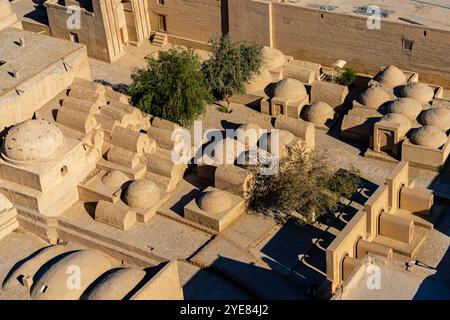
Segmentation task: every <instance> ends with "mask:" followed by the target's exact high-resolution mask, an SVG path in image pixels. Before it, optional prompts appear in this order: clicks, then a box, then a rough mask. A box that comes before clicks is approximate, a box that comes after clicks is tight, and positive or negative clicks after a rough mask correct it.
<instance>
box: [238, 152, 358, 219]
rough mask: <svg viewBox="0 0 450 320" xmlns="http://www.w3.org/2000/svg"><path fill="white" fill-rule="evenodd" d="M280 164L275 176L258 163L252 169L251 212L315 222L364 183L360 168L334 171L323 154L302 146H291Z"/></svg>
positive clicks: (249, 200)
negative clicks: (264, 173) (265, 171)
mask: <svg viewBox="0 0 450 320" xmlns="http://www.w3.org/2000/svg"><path fill="white" fill-rule="evenodd" d="M279 165H280V167H279V170H278V173H277V174H275V175H263V174H261V167H259V166H254V167H252V168H250V171H251V179H250V183H249V187H248V190H247V192H246V194H245V198H246V204H247V209H248V211H250V212H253V213H257V214H262V215H265V216H269V217H271V218H273V219H274V220H276V221H277V222H279V223H283V222H285V221H286V220H287V219H289V218H291V217H294V218H296V219H297V221H298V222H299V223H314V222H315V221H317V219H318V218H319V217H321V216H322V215H324V214H326V213H328V212H332V211H333V210H336V208H337V206H338V205H339V202H340V200H341V199H342V197H346V198H348V197H350V196H351V195H352V194H353V193H355V192H356V191H357V188H358V187H359V185H360V182H361V179H360V178H359V173H358V171H357V170H355V169H353V168H352V169H351V170H349V171H346V170H338V171H335V170H333V169H332V168H331V166H330V164H329V163H328V162H326V161H325V160H323V157H321V156H320V154H318V153H307V152H305V151H304V149H303V148H300V147H294V148H291V149H290V150H289V151H288V155H287V156H286V157H284V158H282V159H280V162H279Z"/></svg>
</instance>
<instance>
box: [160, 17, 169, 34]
mask: <svg viewBox="0 0 450 320" xmlns="http://www.w3.org/2000/svg"><path fill="white" fill-rule="evenodd" d="M158 21H159V23H158V30H159V31H164V32H166V31H167V19H166V16H163V15H159V18H158Z"/></svg>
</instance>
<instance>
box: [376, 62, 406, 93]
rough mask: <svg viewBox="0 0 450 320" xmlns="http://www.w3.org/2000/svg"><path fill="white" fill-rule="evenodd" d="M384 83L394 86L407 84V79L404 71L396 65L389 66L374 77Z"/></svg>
mask: <svg viewBox="0 0 450 320" xmlns="http://www.w3.org/2000/svg"><path fill="white" fill-rule="evenodd" d="M374 80H375V81H378V82H379V83H381V84H382V85H385V86H387V87H390V88H393V87H397V86H400V85H402V84H405V83H406V81H407V79H406V76H405V74H404V73H403V71H401V70H400V69H399V68H397V67H396V66H389V67H387V68H386V69H384V70H383V71H381V72H380V73H378V74H377V75H376V76H375V77H374Z"/></svg>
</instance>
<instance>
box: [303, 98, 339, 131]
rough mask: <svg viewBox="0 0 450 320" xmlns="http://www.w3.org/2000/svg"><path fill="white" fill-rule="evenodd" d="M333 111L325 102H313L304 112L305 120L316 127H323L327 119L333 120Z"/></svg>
mask: <svg viewBox="0 0 450 320" xmlns="http://www.w3.org/2000/svg"><path fill="white" fill-rule="evenodd" d="M333 117H334V110H333V108H332V107H331V106H330V105H329V104H328V103H325V102H320V101H319V102H315V103H313V104H311V105H310V106H309V107H307V108H306V110H305V120H306V121H309V122H312V123H314V124H316V125H324V124H325V122H327V120H328V119H333Z"/></svg>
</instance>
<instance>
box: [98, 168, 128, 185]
mask: <svg viewBox="0 0 450 320" xmlns="http://www.w3.org/2000/svg"><path fill="white" fill-rule="evenodd" d="M128 180H130V179H129V178H128V176H127V175H126V174H125V173H123V172H122V171H118V170H111V171H108V172H106V173H105V175H104V176H103V177H102V182H103V183H104V184H105V185H107V186H108V187H120V186H122V185H123V184H124V183H125V182H127V181H128Z"/></svg>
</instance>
